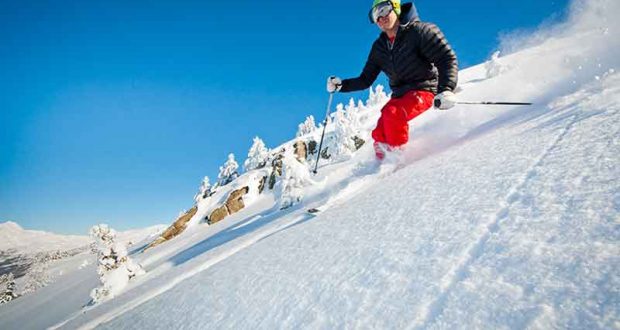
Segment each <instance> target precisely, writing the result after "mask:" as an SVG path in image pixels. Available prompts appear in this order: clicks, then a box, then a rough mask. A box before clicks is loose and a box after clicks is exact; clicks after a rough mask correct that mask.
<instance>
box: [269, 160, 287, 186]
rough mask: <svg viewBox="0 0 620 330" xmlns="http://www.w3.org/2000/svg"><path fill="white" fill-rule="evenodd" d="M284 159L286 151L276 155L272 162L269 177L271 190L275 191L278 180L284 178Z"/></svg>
mask: <svg viewBox="0 0 620 330" xmlns="http://www.w3.org/2000/svg"><path fill="white" fill-rule="evenodd" d="M283 158H284V150H282V151H280V152H279V153H278V154H276V155H275V156H274V158H273V160H272V161H271V175H269V189H270V190H271V189H273V187H275V185H276V178H277V177H279V176H282V159H283Z"/></svg>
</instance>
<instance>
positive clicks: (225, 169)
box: [217, 154, 239, 187]
mask: <svg viewBox="0 0 620 330" xmlns="http://www.w3.org/2000/svg"><path fill="white" fill-rule="evenodd" d="M237 169H239V164H237V162H236V161H235V155H234V154H229V155H228V160H227V161H226V163H224V166H220V174H219V175H218V176H217V185H218V186H219V187H222V186H225V185H227V184H229V183H231V182H232V181H233V180H235V179H236V178H237V177H238V176H239V173H238V172H237Z"/></svg>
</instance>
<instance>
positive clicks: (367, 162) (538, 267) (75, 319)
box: [0, 0, 620, 329]
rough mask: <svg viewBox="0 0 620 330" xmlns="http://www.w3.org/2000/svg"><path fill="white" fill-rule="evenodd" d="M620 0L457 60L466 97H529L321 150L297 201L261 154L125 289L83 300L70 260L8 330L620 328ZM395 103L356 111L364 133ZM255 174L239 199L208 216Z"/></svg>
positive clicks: (78, 260)
mask: <svg viewBox="0 0 620 330" xmlns="http://www.w3.org/2000/svg"><path fill="white" fill-rule="evenodd" d="M604 6H607V7H604ZM619 6H620V5H619V4H618V3H617V2H613V1H605V0H597V1H591V2H589V3H586V2H577V3H576V4H575V5H573V8H574V9H573V10H574V14H573V15H572V16H571V17H570V18H569V27H566V26H565V25H562V28H553V29H551V30H550V31H543V32H545V33H543V34H544V35H545V38H544V39H542V40H540V41H538V42H537V43H535V44H530V43H528V42H526V41H524V44H528V45H531V46H528V47H527V48H525V49H523V50H522V51H519V52H513V53H512V54H506V53H505V52H502V54H503V55H502V57H501V58H498V59H496V61H501V70H499V72H497V75H495V74H494V75H487V68H488V66H487V67H485V65H484V64H481V65H479V66H476V67H472V68H469V69H467V70H464V71H462V72H461V73H460V81H461V83H460V86H461V91H460V92H459V93H458V94H457V95H458V97H459V99H461V100H465V101H476V100H484V101H532V102H535V105H534V106H531V107H516V106H508V107H491V106H466V105H462V106H457V107H455V108H454V109H452V110H450V111H428V112H426V113H425V114H423V115H422V116H421V117H419V118H416V120H414V122H413V123H412V124H411V126H412V130H411V143H410V144H409V145H408V146H407V148H405V150H403V151H402V152H401V154H400V155H399V156H398V157H393V158H391V159H387V162H384V163H381V164H380V163H378V162H377V161H376V160H374V158H373V157H374V156H373V150H372V146H371V144H370V143H366V144H365V145H364V146H363V147H362V148H361V149H360V150H358V151H357V152H355V153H353V154H352V155H351V156H350V158H348V159H346V160H344V161H342V160H339V161H335V160H330V161H325V162H323V160H321V161H322V163H321V166H320V167H319V174H318V175H316V176H314V177H312V182H311V183H309V184H307V185H303V187H300V188H299V189H300V190H301V192H300V193H299V194H296V196H301V197H300V200H298V199H297V198H295V201H297V204H294V205H292V206H291V207H289V208H286V209H284V210H280V202H281V200H280V198H281V197H282V196H280V194H279V192H278V190H277V189H276V191H275V192H273V191H266V192H263V193H262V194H259V193H258V191H257V190H256V182H257V181H258V179H259V178H261V177H262V176H263V175H266V173H267V172H268V171H267V170H266V169H260V170H254V171H250V172H247V173H245V174H242V175H241V176H239V177H238V178H237V179H236V180H234V181H232V182H231V183H230V184H228V185H226V186H225V187H220V188H219V189H218V191H217V192H216V193H215V194H214V195H213V196H211V197H208V198H206V199H204V200H202V201H199V203H198V205H197V206H198V211H197V213H196V215H195V216H194V218H193V219H192V220H191V221H190V226H189V227H188V229H187V230H186V231H185V232H184V233H183V234H181V235H180V236H178V237H176V238H175V239H173V240H171V241H169V242H166V243H164V244H162V245H160V246H157V247H155V248H153V249H150V250H147V251H146V252H144V253H139V251H140V249H139V248H138V249H135V250H133V251H130V256H131V258H132V259H133V260H134V261H135V262H136V263H138V264H140V265H141V266H142V268H143V269H144V270H145V271H146V274H144V275H143V276H140V277H137V278H135V279H132V280H131V281H129V282H128V283H125V284H126V286H125V287H124V290H122V292H118V293H117V294H116V296H115V298H114V299H111V300H108V301H105V302H102V303H100V304H98V305H95V306H86V303H87V302H88V300H89V297H88V293H89V292H90V290H92V289H93V288H94V287H96V286H97V283H98V281H97V274H96V271H95V265H94V258H92V259H90V261H88V262H87V260H85V259H84V258H83V257H80V256H75V257H74V259H75V260H73V261H72V263H71V264H72V265H73V268H72V270H71V271H69V270H68V269H67V272H66V273H65V275H63V276H62V277H61V278H60V279H59V280H58V281H56V282H55V283H52V284H50V285H49V286H47V287H45V288H42V289H41V290H39V291H37V292H36V293H34V294H32V295H30V296H25V297H21V298H18V299H16V300H14V301H12V302H10V303H8V304H6V305H3V306H1V307H0V328H2V329H5V328H6V329H17V328H19V329H29V328H35V329H39V328H47V327H52V328H61V329H74V328H84V329H90V328H95V327H99V328H103V329H132V328H137V327H139V328H153V329H169V328H188V329H203V328H262V329H268V328H411V329H452V328H534V329H548V328H581V329H612V328H620V243H619V242H620V216H619V215H620V184H619V183H618V182H619V181H618V178H620V170H619V169H618V166H617V164H618V161H619V155H620V74H619V73H617V68H618V64H620V60H619V59H620V39H619V38H616V37H615V34H617V33H618V31H620V29H618V27H617V26H615V25H613V24H616V23H613V24H612V22H615V21H612V20H611V19H610V20H607V17H608V16H609V17H613V16H612V14H613V13H616V14H617V13H620V10H618V9H619ZM602 9H604V10H602ZM616 25H618V24H616ZM384 101H385V96H384V95H382V92H381V89H380V88H379V89H377V90H374V91H372V92H371V94H370V99H369V101H368V102H367V103H366V105H364V106H361V105H359V104H358V105H357V106H355V102H352V103H351V102H349V105H348V106H347V107H346V114H347V115H350V114H351V113H349V110H350V109H356V110H355V121H359V123H360V125H361V127H363V128H364V131H363V132H362V133H363V134H365V135H364V137H365V138H367V137H368V130H369V129H370V128H372V126H373V125H374V121H375V120H376V116H377V112H378V109H379V108H380V107H381V104H382V103H384ZM330 125H332V127H331V128H329V129H328V134H334V133H335V132H334V129H333V122H332V123H331V124H330ZM328 127H329V126H328ZM291 143H292V141H289V142H286V143H284V144H283V145H282V146H290V144H291ZM282 146H280V147H277V148H274V150H279V149H280V148H281V147H282ZM292 161H295V160H292ZM306 165H307V167H313V165H314V163H312V164H306ZM296 170H299V171H301V168H297V169H296ZM279 184H281V183H279ZM245 185H248V186H249V187H250V192H249V194H248V195H246V197H247V198H246V197H244V202H245V203H246V208H245V209H243V210H241V211H240V212H238V213H235V214H233V215H230V216H229V217H227V218H226V219H224V220H223V221H221V222H218V223H216V224H214V225H210V226H209V225H206V224H204V223H202V222H201V221H200V219H203V218H204V216H205V215H206V214H208V212H209V211H210V210H211V209H212V208H213V207H214V206H215V205H217V204H218V203H220V202H221V201H222V200H225V198H226V196H228V194H229V193H230V192H231V191H233V190H235V189H239V188H240V187H243V186H245ZM302 193H303V194H302ZM319 206H320V207H321V209H322V211H321V212H320V213H318V214H308V213H307V212H306V210H307V209H308V208H312V207H319ZM137 246H140V245H139V244H138V245H137ZM80 265H82V266H83V267H82V266H80ZM77 268H81V269H79V270H78V269H77ZM60 299H63V304H49V303H48V302H50V301H56V300H60ZM64 301H66V303H65V302H64ZM49 305H53V306H52V307H48V306H49ZM57 305H62V306H57Z"/></svg>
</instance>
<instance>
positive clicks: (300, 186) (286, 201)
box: [280, 151, 314, 209]
mask: <svg viewBox="0 0 620 330" xmlns="http://www.w3.org/2000/svg"><path fill="white" fill-rule="evenodd" d="M282 170H283V171H282V186H281V187H282V191H281V197H280V207H281V208H283V209H284V208H287V207H290V206H292V205H294V204H296V203H298V202H300V201H301V200H302V199H303V197H304V188H305V187H307V186H309V185H311V184H314V181H313V180H312V178H311V177H310V170H309V169H308V167H306V165H304V164H302V163H300V162H299V161H298V160H297V158H296V157H295V155H293V153H292V151H287V152H286V153H285V154H284V158H283V159H282Z"/></svg>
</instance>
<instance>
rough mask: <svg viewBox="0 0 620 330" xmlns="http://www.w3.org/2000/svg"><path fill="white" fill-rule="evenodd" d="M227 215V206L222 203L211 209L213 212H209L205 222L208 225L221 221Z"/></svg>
mask: <svg viewBox="0 0 620 330" xmlns="http://www.w3.org/2000/svg"><path fill="white" fill-rule="evenodd" d="M227 216H228V208H226V205H222V206H220V207H218V208H217V209H215V210H213V212H211V214H210V215H209V220H208V221H207V223H208V224H210V225H211V224H214V223H216V222H219V221H222V220H223V219H224V218H226V217H227Z"/></svg>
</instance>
